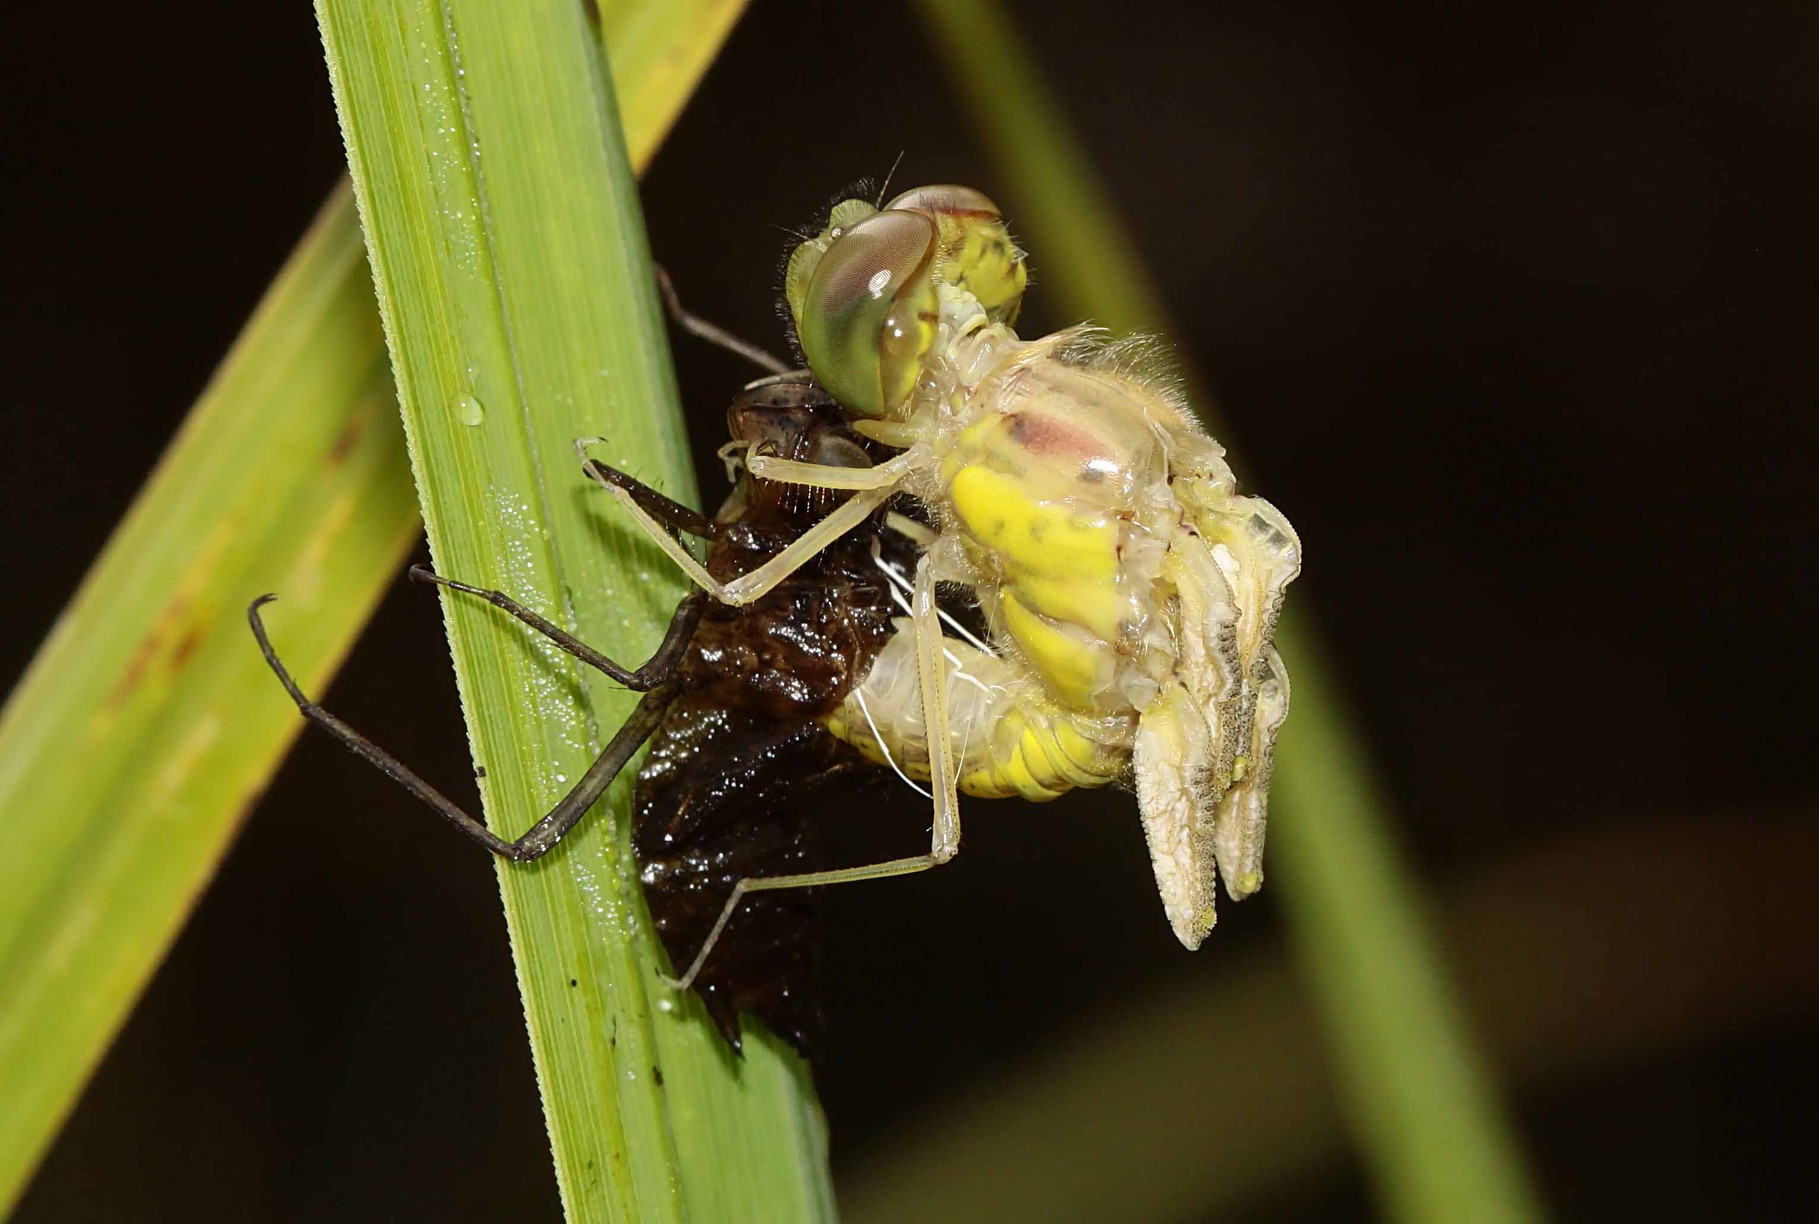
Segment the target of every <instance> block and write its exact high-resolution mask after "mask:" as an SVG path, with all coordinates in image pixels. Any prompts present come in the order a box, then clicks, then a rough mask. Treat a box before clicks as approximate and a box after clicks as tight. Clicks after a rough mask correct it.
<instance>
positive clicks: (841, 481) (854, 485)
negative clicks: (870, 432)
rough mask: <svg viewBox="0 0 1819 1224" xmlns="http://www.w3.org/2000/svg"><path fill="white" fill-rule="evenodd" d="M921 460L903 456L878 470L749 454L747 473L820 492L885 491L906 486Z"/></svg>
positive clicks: (879, 467) (910, 455) (887, 461)
mask: <svg viewBox="0 0 1819 1224" xmlns="http://www.w3.org/2000/svg"><path fill="white" fill-rule="evenodd" d="M920 458H921V456H919V455H915V454H902V455H898V456H897V457H896V458H895V459H887V460H885V461H884V462H883V463H880V464H879V465H878V466H877V467H868V468H865V467H839V466H836V465H833V464H825V463H803V462H801V461H800V460H796V459H779V458H778V457H777V456H775V455H759V454H747V455H746V457H745V470H746V471H748V472H750V473H751V474H752V475H753V476H755V477H757V478H758V479H759V480H774V481H776V482H778V483H779V484H798V485H808V486H810V487H812V488H816V489H883V488H894V487H896V486H897V485H898V484H900V483H902V481H903V478H904V477H905V476H907V475H909V474H910V472H912V471H913V470H915V468H916V466H917V464H918V461H919V460H920Z"/></svg>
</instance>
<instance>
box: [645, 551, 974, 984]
mask: <svg viewBox="0 0 1819 1224" xmlns="http://www.w3.org/2000/svg"><path fill="white" fill-rule="evenodd" d="M914 619H915V634H916V671H917V678H918V680H919V682H920V688H921V694H922V718H923V727H924V731H925V733H926V735H927V737H928V755H929V780H930V784H931V786H932V787H933V788H934V800H935V815H934V831H933V833H932V834H931V836H930V844H929V852H928V853H927V854H918V855H914V856H912V857H910V858H900V859H891V860H890V861H889V862H885V863H871V864H869V865H867V866H864V867H844V868H839V869H836V870H833V871H810V872H805V873H803V874H802V875H785V876H761V877H757V878H754V879H746V880H740V881H739V882H738V883H737V884H735V885H734V886H733V891H732V895H731V896H729V897H727V899H726V904H725V905H724V906H722V907H721V909H720V916H719V917H718V918H716V919H715V920H714V926H713V929H712V930H710V931H709V932H708V933H707V938H706V939H705V940H704V941H703V942H702V944H701V950H700V951H699V952H697V953H695V959H694V960H693V961H691V962H689V966H688V970H687V971H686V972H685V973H683V975H682V976H681V977H679V978H668V977H666V978H665V979H664V981H665V982H666V983H668V984H669V985H670V986H671V987H673V988H674V989H676V990H687V989H688V988H689V987H690V986H691V985H693V984H694V981H695V978H696V976H697V975H699V974H700V972H701V967H702V966H703V965H705V964H707V958H708V956H709V954H711V953H712V952H713V950H714V945H715V944H716V943H718V942H720V936H721V933H722V932H724V931H725V930H726V924H727V923H728V922H731V921H732V918H733V913H734V911H736V910H737V909H738V908H739V903H740V902H741V901H743V900H744V899H745V896H746V894H747V893H754V892H769V891H772V890H775V889H781V888H816V887H819V886H820V885H823V884H848V883H852V882H854V881H857V880H882V879H887V878H889V877H891V876H900V875H913V874H914V873H916V872H918V871H927V870H928V869H929V868H931V867H939V866H940V865H941V864H943V863H945V862H947V861H948V860H949V859H951V858H953V857H954V856H955V855H956V854H958V853H959V852H960V805H959V801H958V798H957V793H956V792H957V786H958V781H959V779H958V776H957V770H956V762H955V761H954V759H953V749H952V745H951V744H949V743H948V717H947V686H946V684H945V683H944V682H943V680H944V673H945V671H946V669H945V668H944V667H942V665H941V664H942V646H941V622H940V621H939V620H937V619H936V618H935V576H934V570H933V567H931V566H930V565H929V563H928V558H927V557H924V558H923V559H922V561H921V562H920V563H919V564H918V565H917V566H916V596H915V600H914Z"/></svg>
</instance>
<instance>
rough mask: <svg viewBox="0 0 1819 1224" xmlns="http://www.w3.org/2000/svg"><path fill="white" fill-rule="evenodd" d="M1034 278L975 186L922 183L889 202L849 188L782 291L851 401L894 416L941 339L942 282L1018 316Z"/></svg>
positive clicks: (801, 250)
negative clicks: (851, 195)
mask: <svg viewBox="0 0 1819 1224" xmlns="http://www.w3.org/2000/svg"><path fill="white" fill-rule="evenodd" d="M1026 280H1027V273H1026V271H1025V269H1024V263H1023V252H1022V251H1020V250H1018V249H1017V246H1016V244H1015V243H1013V242H1012V241H1011V239H1010V232H1009V231H1008V230H1007V229H1006V228H1005V225H1004V218H1003V217H1002V215H1000V213H999V212H998V206H997V205H996V204H993V203H992V202H991V200H989V199H987V198H986V197H985V196H984V195H983V194H981V193H980V192H977V191H974V190H973V189H972V188H970V187H954V186H939V187H918V188H916V189H915V190H913V191H906V192H904V193H903V194H902V195H899V196H897V197H896V198H895V199H893V200H892V201H890V203H888V204H886V205H885V206H884V207H883V208H882V209H880V208H878V207H876V206H875V205H873V204H872V203H871V202H870V201H867V200H842V201H841V202H840V203H839V204H836V205H835V206H834V208H833V210H832V211H831V212H830V213H829V214H828V220H827V225H826V227H825V228H823V230H822V231H821V233H820V234H819V235H818V236H816V237H814V238H812V239H810V240H809V241H807V242H805V243H803V244H802V245H801V246H799V247H797V248H796V250H795V253H794V254H792V255H791V256H790V261H789V270H788V273H787V274H786V276H785V280H784V296H785V298H786V299H787V300H788V302H789V308H790V314H791V316H792V317H793V318H794V319H795V323H796V335H797V338H798V339H800V340H801V342H802V350H803V355H804V356H805V357H806V358H807V359H808V364H809V368H810V369H812V370H814V372H815V376H816V377H817V378H819V379H820V380H821V384H822V385H823V386H824V387H826V388H827V390H828V391H829V392H830V393H831V394H832V395H833V396H834V398H835V399H837V400H839V401H840V403H841V404H842V405H843V406H844V407H845V408H846V409H847V410H848V411H850V412H855V413H858V414H860V415H862V416H874V417H883V416H890V415H892V414H893V413H894V412H896V410H898V409H900V408H901V407H902V406H903V405H904V404H905V403H906V402H907V401H908V400H909V397H910V393H911V392H912V391H914V390H915V387H916V379H917V376H918V375H919V374H920V373H921V368H922V360H923V358H924V357H925V356H926V355H927V353H928V351H929V349H930V348H931V347H933V345H934V343H935V333H936V328H937V326H938V324H939V317H940V306H939V300H938V298H937V295H936V286H937V285H941V284H946V285H952V286H955V287H958V288H961V289H964V290H966V291H968V292H970V293H971V294H972V295H973V296H974V297H975V298H976V299H977V300H978V302H979V304H980V306H981V307H982V308H983V309H984V310H985V312H986V314H987V316H988V317H989V318H990V319H991V320H992V321H993V322H1001V323H1006V324H1008V323H1012V322H1014V321H1015V320H1016V317H1017V308H1018V306H1019V305H1021V304H1022V299H1023V287H1024V284H1025V282H1026Z"/></svg>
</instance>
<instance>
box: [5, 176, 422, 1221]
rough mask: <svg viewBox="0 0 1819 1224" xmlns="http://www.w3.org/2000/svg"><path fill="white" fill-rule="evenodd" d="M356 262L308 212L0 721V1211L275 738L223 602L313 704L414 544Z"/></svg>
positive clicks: (152, 957)
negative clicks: (282, 656) (274, 643)
mask: <svg viewBox="0 0 1819 1224" xmlns="http://www.w3.org/2000/svg"><path fill="white" fill-rule="evenodd" d="M362 264H363V260H362V258H361V249H360V236H359V233H358V231H357V229H356V228H355V226H354V224H353V218H352V215H351V214H350V213H348V212H347V211H345V210H337V209H332V208H331V209H329V210H327V211H326V212H325V213H324V214H323V216H322V217H321V218H320V219H319V220H318V222H317V224H316V225H315V227H314V228H313V229H312V230H311V232H310V234H309V236H308V237H306V238H305V240H304V242H303V244H302V245H301V246H299V247H298V248H297V251H296V253H295V255H294V256H293V257H292V259H291V260H290V262H289V264H288V265H287V266H286V268H285V270H284V272H283V273H281V274H280V276H279V278H278V280H277V282H276V283H275V284H274V285H273V287H272V289H271V291H270V292H269V293H268V294H267V295H266V298H265V300H264V302H263V303H262V304H261V306H260V307H259V310H258V313H257V314H255V315H254V317H253V319H252V321H251V322H250V323H249V324H248V326H247V329H246V331H245V333H244V334H243V335H242V337H241V340H240V342H239V344H238V345H237V346H236V347H235V349H234V352H233V353H232V354H231V355H230V356H229V358H228V360H227V361H226V362H225V363H224V364H223V365H222V367H221V369H220V371H219V372H218V373H217V374H216V376H215V379H214V381H213V382H212V384H211V385H210V387H209V388H208V390H207V391H206V392H205V393H204V394H203V396H202V398H201V400H200V401H199V402H198V403H197V405H196V408H195V410H194V411H193V412H192V413H191V414H190V417H189V419H188V420H187V422H186V423H185V425H184V427H183V430H182V432H181V433H180V434H179V435H178V436H177V438H176V440H175V441H174V442H173V443H172V445H171V448H170V450H169V451H168V452H167V453H166V454H165V456H164V458H163V459H162V461H161V462H160V463H159V465H158V468H157V470H156V471H155V472H154V473H153V475H152V478H151V480H150V482H149V483H148V484H147V486H146V488H145V490H144V491H143V492H142V493H141V494H140V496H139V498H138V500H137V501H136V502H135V503H134V506H133V509H132V510H131V512H130V513H129V514H128V516H127V518H126V520H125V521H124V522H123V523H122V524H121V525H120V527H119V529H118V530H117V531H116V532H115V534H114V536H113V538H112V539H111V540H110V541H109V543H108V546H107V549H106V550H105V552H104V553H103V554H102V556H101V558H100V559H99V561H97V563H96V565H95V567H94V569H93V570H91V571H90V573H89V575H88V577H87V578H86V580H85V581H84V583H83V586H82V589H81V591H80V593H79V594H78V595H77V597H76V599H75V600H74V601H73V602H72V603H71V604H70V606H69V608H68V609H66V610H65V612H64V613H63V616H62V617H61V619H60V620H59V621H58V623H57V625H56V627H55V629H54V630H53V631H52V633H51V636H50V638H49V639H48V640H47V641H46V642H45V644H44V647H43V648H42V650H41V651H40V652H39V654H38V656H37V658H36V659H35V660H34V661H33V663H32V665H31V668H30V669H29V670H28V671H27V673H26V675H25V678H24V679H23V680H22V681H21V682H20V685H19V687H18V689H17V690H16V692H15V693H14V694H13V696H12V698H11V700H10V701H9V702H8V703H7V706H6V710H5V713H4V715H0V828H4V830H5V833H6V842H7V852H6V854H5V855H3V856H0V982H4V983H5V987H4V990H3V991H0V999H3V1002H0V1084H4V1085H5V1089H4V1091H0V1207H3V1206H4V1205H5V1204H8V1203H11V1202H12V1201H13V1200H14V1199H15V1198H16V1197H17V1195H18V1193H19V1191H20V1189H21V1188H22V1187H23V1185H24V1182H25V1178H26V1177H27V1176H28V1175H29V1173H30V1171H31V1169H32V1167H33V1166H34V1165H35V1164H36V1162H37V1159H38V1157H39V1156H40V1155H41V1154H42V1152H43V1150H44V1149H45V1147H47V1146H48V1144H49V1142H50V1139H51V1137H52V1136H53V1135H54V1134H55V1133H56V1127H57V1125H58V1124H59V1122H60V1121H61V1119H62V1117H63V1115H64V1113H65V1112H66V1111H67V1110H68V1108H69V1106H70V1104H71V1102H72V1101H73V1100H74V1098H75V1095H76V1092H77V1090H78V1089H79V1087H80V1085H81V1083H82V1081H83V1080H84V1078H86V1076H87V1074H88V1072H89V1071H90V1070H91V1069H92V1067H93V1065H94V1064H95V1062H96V1061H97V1060H98V1059H99V1058H100V1055H101V1052H102V1051H103V1050H104V1049H105V1048H106V1045H107V1042H108V1040H109V1038H111V1037H112V1035H113V1033H114V1031H115V1030H116V1029H117V1028H118V1027H119V1025H120V1023H121V1022H122V1021H123V1020H124V1019H125V1016H126V1013H127V1011H128V1010H129V1009H130V1008H131V1006H132V1003H133V1000H134V999H135V998H136V997H137V995H138V993H139V991H140V989H141V988H142V987H143V986H144V984H145V981H146V979H147V978H148V977H149V976H150V974H151V971H152V969H153V968H154V967H155V966H156V965H157V963H158V961H159V959H160V958H161V957H162V956H163V954H164V951H165V949H166V948H167V947H168V946H169V944H170V942H171V940H172V939H173V938H174V937H175V935H176V932H177V929H178V927H179V926H180V925H181V924H182V921H183V918H184V915H185V914H186V913H187V912H188V911H189V908H190V906H191V905H192V904H193V902H194V900H195V898H196V896H197V894H198V893H199V892H200V891H201V889H202V888H203V887H204V886H205V885H206V884H207V882H208V879H209V877H210V875H211V874H213V872H214V870H215V865H216V864H217V863H218V862H219V861H220V859H221V855H222V853H223V852H224V851H225V849H226V847H227V844H228V842H229V840H230V839H231V838H232V836H233V832H234V830H235V828H236V827H237V825H238V822H239V818H240V817H241V815H242V814H243V813H244V812H245V811H246V810H247V808H248V807H249V806H250V805H251V803H252V802H253V800H254V799H255V798H256V797H257V796H258V794H259V792H260V790H261V789H262V788H263V787H264V785H265V783H266V780H267V779H268V778H269V777H270V776H271V774H272V772H273V771H274V770H275V769H276V768H277V766H278V762H279V760H280V758H281V757H282V755H283V753H284V749H285V747H286V746H287V745H288V744H289V743H290V741H291V738H292V737H293V736H294V735H295V734H296V731H297V725H296V718H295V711H292V712H291V714H290V715H289V716H287V715H286V713H285V711H284V710H283V709H281V708H279V707H278V706H275V705H273V704H272V703H271V701H270V700H269V698H270V684H271V677H270V675H269V673H264V664H263V663H262V662H261V661H260V660H259V658H258V657H257V655H256V653H255V654H253V655H252V656H251V657H249V655H248V650H247V636H246V628H245V625H246V622H245V619H244V617H243V616H242V609H243V608H244V607H245V604H246V601H247V599H248V598H249V597H250V595H252V594H256V593H258V592H259V591H261V590H267V589H273V588H278V589H282V590H283V591H284V592H285V593H286V594H287V595H288V596H289V599H290V602H289V604H288V606H287V610H288V611H289V612H290V613H291V615H292V618H293V621H294V623H295V624H296V625H297V627H298V632H297V633H296V634H295V635H294V636H293V637H292V639H291V646H292V653H293V655H294V657H295V659H296V662H297V664H298V667H299V669H300V674H301V675H303V676H305V677H307V678H308V682H310V683H315V684H321V683H324V682H325V681H326V680H327V678H328V674H329V673H330V671H332V669H333V667H334V665H335V664H336V662H338V661H339V659H340V658H341V655H342V654H343V652H344V651H345V650H346V649H347V648H348V646H349V645H350V644H351V642H352V640H353V637H354V635H355V634H356V633H357V632H358V630H359V627H360V626H361V625H362V624H363V623H364V622H365V620H366V617H367V615H368V614H369V613H370V611H371V608H372V605H373V604H374V603H375V602H377V599H378V596H379V593H380V591H381V590H382V589H383V587H384V585H385V584H386V583H387V582H388V581H389V580H390V579H391V578H392V577H393V576H395V574H396V572H397V566H398V564H399V562H400V560H401V559H402V557H403V555H404V553H405V550H406V548H407V547H408V545H409V543H410V541H411V540H412V539H413V538H414V537H415V534H416V529H417V527H416V513H415V508H414V504H413V498H412V494H411V487H410V482H409V479H408V476H407V475H406V473H405V471H404V465H403V458H404V442H403V435H402V433H401V432H400V430H399V428H398V425H397V422H396V415H397V414H396V411H395V409H394V407H393V403H392V393H391V382H390V378H389V376H388V374H387V371H386V367H385V359H384V352H383V349H382V347H381V346H380V338H379V328H378V320H377V315H376V314H375V312H374V310H373V302H372V290H371V286H370V283H369V282H368V281H367V278H366V277H365V275H364V272H363V268H362ZM262 673H264V674H262Z"/></svg>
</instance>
